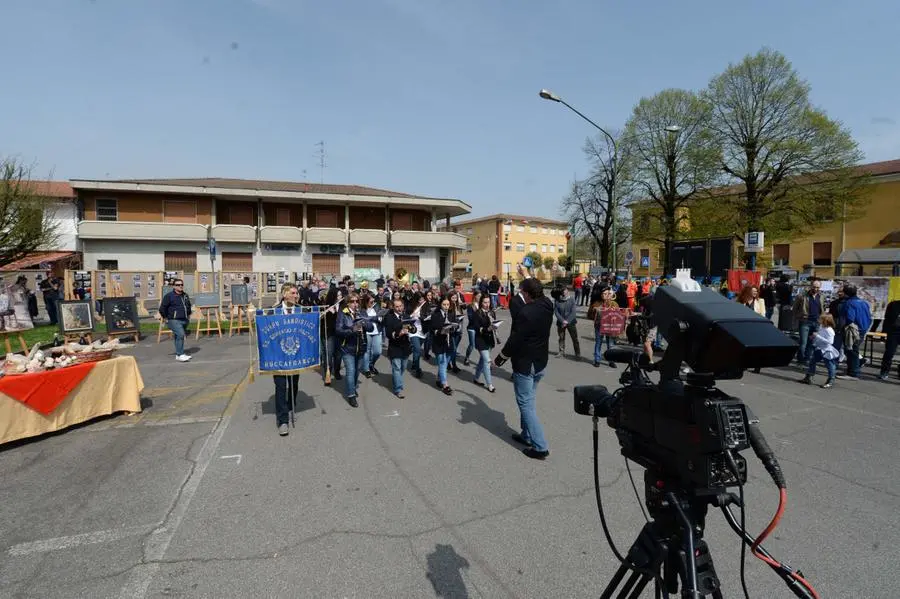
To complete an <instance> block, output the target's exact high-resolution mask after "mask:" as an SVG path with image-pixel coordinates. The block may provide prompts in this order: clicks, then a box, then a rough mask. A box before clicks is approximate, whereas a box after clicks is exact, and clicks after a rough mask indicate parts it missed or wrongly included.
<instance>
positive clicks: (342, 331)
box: [335, 293, 374, 408]
mask: <svg viewBox="0 0 900 599" xmlns="http://www.w3.org/2000/svg"><path fill="white" fill-rule="evenodd" d="M373 329H374V325H373V324H372V322H371V321H370V320H369V319H368V318H366V317H364V316H362V313H361V312H360V310H359V295H358V294H356V293H351V294H350V295H349V297H348V298H347V307H346V308H344V309H343V310H341V312H340V314H338V317H337V324H336V325H335V334H336V335H337V337H338V339H339V340H340V348H341V354H342V357H343V362H344V376H345V378H346V381H347V387H346V393H347V397H346V399H347V403H349V404H350V405H351V406H352V407H354V408H358V407H359V401H358V400H357V397H358V393H357V388H358V386H359V375H360V373H362V372H367V371H368V369H369V365H368V362H369V356H368V345H367V342H366V337H367V335H366V333H367V332H371V331H372V330H373Z"/></svg>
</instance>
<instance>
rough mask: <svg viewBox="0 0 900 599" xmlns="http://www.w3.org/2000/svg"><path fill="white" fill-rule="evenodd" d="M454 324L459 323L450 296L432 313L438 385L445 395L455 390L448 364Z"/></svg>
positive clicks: (451, 352) (431, 328)
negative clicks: (448, 372)
mask: <svg viewBox="0 0 900 599" xmlns="http://www.w3.org/2000/svg"><path fill="white" fill-rule="evenodd" d="M452 325H457V327H456V328H459V327H458V323H457V322H456V318H455V317H454V316H453V314H452V312H451V311H450V298H449V296H448V297H445V298H444V299H443V300H441V306H440V308H438V309H437V310H435V311H434V312H433V313H432V314H431V324H430V330H431V336H432V341H431V347H432V349H434V356H435V358H437V364H438V380H437V386H438V387H440V388H441V390H442V391H443V392H444V395H453V390H452V389H451V388H450V385H448V384H447V366H449V365H450V360H451V359H452V356H453V330H452Z"/></svg>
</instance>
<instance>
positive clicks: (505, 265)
mask: <svg viewBox="0 0 900 599" xmlns="http://www.w3.org/2000/svg"><path fill="white" fill-rule="evenodd" d="M510 270H512V264H510V263H509V262H504V263H503V273H504V274H509V272H510Z"/></svg>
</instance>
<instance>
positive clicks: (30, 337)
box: [2, 320, 230, 352]
mask: <svg viewBox="0 0 900 599" xmlns="http://www.w3.org/2000/svg"><path fill="white" fill-rule="evenodd" d="M229 322H230V321H228V320H223V321H220V324H221V327H222V332H223V333H226V332H228V325H229ZM203 324H204V326H205V325H206V321H204V322H203ZM189 330H190V331H191V333H193V332H195V331H196V330H197V322H196V321H191V325H190V327H189ZM157 331H159V323H158V322H156V321H155V320H154V321H146V322H141V334H142V335H154V336H155V335H156V333H157ZM57 334H59V327H57V326H56V325H50V324H45V325H38V326H36V327H34V328H33V329H29V330H27V331H22V337H23V338H24V339H25V343H26V344H27V345H28V347H29V348H31V347H34V344H35V343H40V344H42V345H43V344H45V343H52V342H53V336H54V335H57ZM204 334H205V333H204ZM105 336H106V324H105V323H97V325H96V326H95V327H94V332H93V333H92V337H93V339H94V340H95V341H96V340H97V339H101V338H103V337H105ZM9 342H10V344H11V347H12V350H13V351H19V350H21V346H20V345H19V340H18V338H17V337H16V334H15V333H11V334H10V335H9ZM2 351H4V352H5V351H6V348H5V347H3V350H2Z"/></svg>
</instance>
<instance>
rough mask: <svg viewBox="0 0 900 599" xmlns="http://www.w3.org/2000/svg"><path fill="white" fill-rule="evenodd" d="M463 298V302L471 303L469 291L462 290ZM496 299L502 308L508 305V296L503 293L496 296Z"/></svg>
mask: <svg viewBox="0 0 900 599" xmlns="http://www.w3.org/2000/svg"><path fill="white" fill-rule="evenodd" d="M463 300H465V302H466V303H467V304H471V303H472V292H471V291H463ZM497 300H498V301H499V302H500V305H501V306H503V307H504V308H508V307H509V297H508V296H507V295H506V294H505V293H501V294H500V295H499V296H498V297H497Z"/></svg>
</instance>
